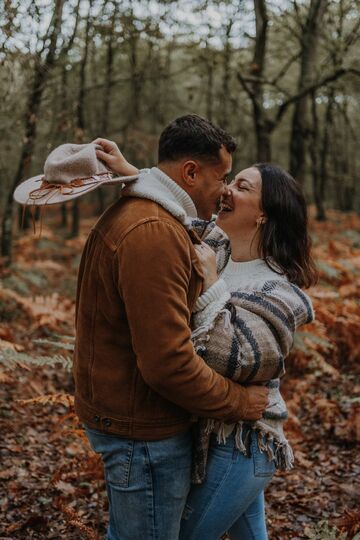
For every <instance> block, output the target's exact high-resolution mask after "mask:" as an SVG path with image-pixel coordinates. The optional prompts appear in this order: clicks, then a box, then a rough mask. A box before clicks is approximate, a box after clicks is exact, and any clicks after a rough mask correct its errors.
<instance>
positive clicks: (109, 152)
mask: <svg viewBox="0 0 360 540" xmlns="http://www.w3.org/2000/svg"><path fill="white" fill-rule="evenodd" d="M93 144H98V145H99V146H101V147H102V150H96V155H97V157H98V158H99V159H101V161H103V162H104V163H105V164H106V165H107V166H108V167H109V169H111V170H112V171H113V172H114V173H115V174H118V175H119V176H133V175H134V174H138V173H139V169H137V168H136V167H134V165H131V163H129V162H128V161H126V159H125V158H124V156H123V155H122V153H121V152H120V150H119V148H118V146H117V144H116V143H114V141H109V140H108V139H101V138H99V139H95V141H93Z"/></svg>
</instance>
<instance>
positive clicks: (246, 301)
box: [99, 154, 316, 540]
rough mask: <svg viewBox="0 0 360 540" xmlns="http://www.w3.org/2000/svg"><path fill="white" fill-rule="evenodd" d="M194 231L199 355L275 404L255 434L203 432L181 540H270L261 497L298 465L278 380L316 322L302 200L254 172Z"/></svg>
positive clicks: (269, 173)
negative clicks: (264, 390)
mask: <svg viewBox="0 0 360 540" xmlns="http://www.w3.org/2000/svg"><path fill="white" fill-rule="evenodd" d="M99 157H100V158H103V157H105V156H102V154H99ZM109 165H110V166H111V164H110V163H109ZM118 172H119V173H121V174H123V173H125V172H126V171H118ZM193 227H194V228H195V229H196V230H197V232H198V233H199V234H200V236H202V238H203V239H204V240H205V242H204V243H203V244H202V245H201V246H199V247H198V249H197V252H198V256H199V259H200V261H201V262H202V265H203V272H204V276H205V281H204V293H203V295H202V296H201V297H200V298H199V299H198V302H197V305H196V312H195V313H194V317H193V322H194V331H193V339H194V345H195V347H196V348H197V351H198V353H199V354H201V355H202V356H203V357H204V359H205V361H206V362H207V363H208V364H209V365H210V366H211V367H212V368H214V369H215V370H217V371H219V372H220V373H222V374H223V375H225V376H227V377H229V378H232V379H234V380H235V381H238V382H239V383H241V384H248V383H251V384H254V383H257V384H266V385H267V386H268V387H269V390H270V393H269V397H270V403H269V406H268V408H267V410H266V411H265V413H264V417H263V419H262V420H261V421H257V422H254V423H252V424H246V423H242V422H239V423H238V424H237V425H234V426H230V425H225V424H222V423H220V422H214V421H213V420H206V419H202V420H200V421H198V422H197V424H196V426H197V429H196V430H194V431H196V433H195V442H196V444H195V452H194V467H193V481H194V483H195V484H196V485H194V486H193V488H192V490H191V492H190V494H189V497H188V501H187V505H186V508H185V511H184V515H183V519H182V526H181V532H180V538H181V540H182V539H184V540H185V539H186V540H212V539H213V540H217V539H218V538H219V537H220V536H221V535H222V534H223V533H224V532H225V531H228V533H229V534H230V537H231V538H233V539H241V540H247V539H251V538H257V539H259V540H263V539H266V538H267V533H266V526H265V512H264V495H263V493H264V489H265V487H266V485H267V484H268V482H269V481H270V479H271V477H272V475H273V474H274V472H275V469H276V468H277V467H278V468H282V469H289V468H291V466H292V462H293V455H292V451H291V447H290V445H289V443H288V441H287V440H286V438H285V436H284V433H283V422H284V421H285V419H286V417H287V411H286V406H285V403H284V400H283V399H282V397H281V395H280V391H279V377H280V376H281V375H283V373H284V359H285V357H286V356H287V355H288V353H289V351H290V348H291V346H292V342H293V335H294V332H295V330H296V329H297V328H298V327H299V326H300V325H302V324H304V323H307V322H310V321H311V320H312V319H313V311H312V307H311V302H310V300H309V298H308V297H307V296H306V295H305V294H304V293H303V292H302V291H301V289H300V287H308V286H310V285H311V284H312V283H314V281H315V278H316V272H315V270H314V265H313V262H312V260H311V257H310V242H309V238H308V233H307V211H306V204H305V199H304V197H303V195H302V193H301V190H300V188H299V186H298V185H297V183H296V182H295V181H294V179H293V178H291V177H290V176H289V175H288V174H287V173H286V172H285V171H283V170H282V169H280V168H279V167H276V166H274V165H271V164H257V165H254V166H252V167H250V168H248V169H245V170H244V171H241V172H240V173H239V174H238V175H237V176H236V178H235V180H234V181H233V182H232V183H231V184H230V185H229V186H228V187H227V188H226V190H225V192H224V194H223V196H222V201H221V211H220V213H219V215H218V217H217V219H216V223H215V222H214V221H211V222H204V221H201V220H196V221H194V222H193ZM214 252H215V253H216V258H215V254H214ZM218 274H219V275H220V279H218Z"/></svg>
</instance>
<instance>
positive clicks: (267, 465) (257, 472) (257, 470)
mask: <svg viewBox="0 0 360 540" xmlns="http://www.w3.org/2000/svg"><path fill="white" fill-rule="evenodd" d="M251 453H252V458H253V461H254V476H258V477H271V476H273V475H274V473H275V471H276V465H275V461H274V460H270V459H269V458H268V456H267V453H266V452H264V451H261V450H260V449H259V445H258V442H257V437H254V438H253V441H252V444H251Z"/></svg>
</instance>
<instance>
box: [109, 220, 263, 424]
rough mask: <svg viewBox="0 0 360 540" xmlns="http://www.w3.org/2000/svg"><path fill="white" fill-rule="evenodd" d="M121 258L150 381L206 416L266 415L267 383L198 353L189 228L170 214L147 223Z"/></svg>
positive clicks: (124, 289)
mask: <svg viewBox="0 0 360 540" xmlns="http://www.w3.org/2000/svg"><path fill="white" fill-rule="evenodd" d="M114 264H115V266H114V272H115V276H116V279H117V281H118V288H119V292H120V294H121V297H122V298H123V301H124V304H125V309H126V314H127V318H128V323H129V327H130V332H131V337H132V345H133V349H134V352H135V354H136V359H137V364H138V368H139V370H140V372H141V374H142V376H143V378H144V380H145V381H146V382H147V384H148V385H149V386H150V387H151V388H153V389H154V390H155V391H156V392H158V393H159V394H160V395H162V396H163V397H165V398H167V399H168V400H170V401H172V402H174V403H176V404H178V405H180V406H181V407H183V408H184V409H186V410H188V411H190V412H192V413H194V414H197V415H199V416H207V417H212V418H218V419H222V420H225V421H226V422H235V421H237V420H240V419H248V420H255V419H258V418H260V417H261V415H262V412H263V410H264V409H265V408H266V405H267V394H266V389H263V388H258V389H257V390H255V392H254V393H251V391H249V389H247V388H244V387H241V386H240V385H238V384H236V383H233V382H232V381H230V380H229V379H226V378H224V377H222V376H221V375H219V374H218V373H216V372H215V371H214V370H212V369H211V368H209V367H208V366H207V365H206V364H205V362H204V361H203V360H202V358H200V357H199V356H197V355H196V353H195V351H194V348H193V344H192V342H191V331H190V327H189V323H190V313H189V309H188V305H187V292H188V286H189V280H190V274H191V271H192V267H191V256H190V247H189V243H188V240H187V237H186V232H185V231H182V230H181V229H180V228H179V227H177V226H176V225H174V224H172V223H171V222H170V220H169V221H167V220H158V219H154V220H151V221H147V222H145V223H142V224H140V225H138V226H137V227H135V228H134V229H133V230H132V231H131V232H129V233H128V235H127V236H126V237H125V239H124V240H123V241H122V242H121V245H120V247H119V249H118V251H117V253H116V257H115V260H114ZM254 402H256V403H254Z"/></svg>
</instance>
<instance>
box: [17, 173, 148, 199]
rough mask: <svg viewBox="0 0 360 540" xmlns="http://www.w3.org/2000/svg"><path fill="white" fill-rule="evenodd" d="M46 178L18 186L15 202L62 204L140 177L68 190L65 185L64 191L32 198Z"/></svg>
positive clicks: (27, 181) (117, 179) (123, 177)
mask: <svg viewBox="0 0 360 540" xmlns="http://www.w3.org/2000/svg"><path fill="white" fill-rule="evenodd" d="M43 178H44V175H43V174H39V175H37V176H33V177H32V178H29V179H28V180H25V181H24V182H22V183H21V184H19V185H18V186H17V188H16V189H15V191H14V195H13V197H14V200H15V201H16V202H17V203H19V204H22V205H28V206H43V205H50V204H62V203H65V202H68V201H71V200H73V199H77V198H78V197H81V196H82V195H86V194H87V193H90V192H91V191H94V190H95V189H97V188H99V187H101V186H104V185H109V184H125V183H128V182H132V181H134V180H137V178H138V175H133V176H120V177H116V178H112V179H111V180H106V181H101V180H99V181H96V180H95V181H94V183H93V184H87V185H85V186H79V187H71V188H69V189H66V184H64V191H63V192H61V191H60V190H56V189H54V190H53V192H51V191H49V190H46V191H45V192H44V194H43V195H42V196H40V195H39V194H37V196H36V198H33V197H31V193H32V192H33V191H34V190H37V189H39V187H40V185H41V182H42V180H43Z"/></svg>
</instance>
